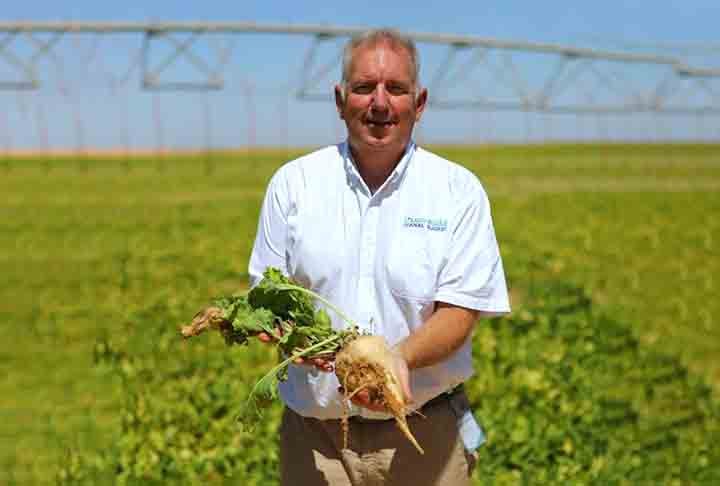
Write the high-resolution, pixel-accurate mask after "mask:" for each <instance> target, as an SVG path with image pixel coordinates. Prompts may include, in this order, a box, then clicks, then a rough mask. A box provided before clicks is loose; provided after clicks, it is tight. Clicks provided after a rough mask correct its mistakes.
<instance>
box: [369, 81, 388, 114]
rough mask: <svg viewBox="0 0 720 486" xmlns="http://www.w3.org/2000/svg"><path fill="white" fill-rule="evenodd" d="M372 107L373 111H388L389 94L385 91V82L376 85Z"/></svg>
mask: <svg viewBox="0 0 720 486" xmlns="http://www.w3.org/2000/svg"><path fill="white" fill-rule="evenodd" d="M370 108H371V109H372V110H373V111H375V112H380V113H383V112H386V111H388V108H389V106H388V94H387V91H385V86H384V85H383V84H378V85H377V86H375V91H374V92H373V97H372V104H371V105H370Z"/></svg>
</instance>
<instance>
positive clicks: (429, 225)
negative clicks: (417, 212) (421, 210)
mask: <svg viewBox="0 0 720 486" xmlns="http://www.w3.org/2000/svg"><path fill="white" fill-rule="evenodd" d="M403 226H404V227H406V228H426V229H428V230H430V231H445V230H447V219H439V218H417V217H413V216H406V217H405V221H404V223H403Z"/></svg>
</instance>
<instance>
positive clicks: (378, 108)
mask: <svg viewBox="0 0 720 486" xmlns="http://www.w3.org/2000/svg"><path fill="white" fill-rule="evenodd" d="M354 54H355V55H354V58H353V63H352V65H351V67H350V73H349V76H348V83H347V87H346V90H345V96H344V98H343V96H342V94H341V89H340V87H339V86H336V87H335V103H336V105H337V109H338V113H339V114H340V118H341V119H343V120H345V124H346V125H347V130H348V139H349V142H350V146H351V147H352V148H353V149H354V151H356V152H360V153H364V152H367V151H383V152H392V153H394V152H397V153H398V155H399V154H400V153H402V151H404V150H405V146H406V145H407V143H408V141H409V140H410V136H411V135H412V129H413V126H414V125H415V122H417V121H418V120H420V116H421V115H422V112H423V110H424V108H425V101H426V99H427V92H426V91H425V90H422V91H421V92H420V93H419V94H418V93H417V92H416V86H415V83H414V81H413V78H412V65H411V62H410V56H409V53H408V52H407V50H405V49H404V48H402V47H396V46H393V45H392V44H389V43H387V42H381V43H378V44H376V45H360V46H359V47H357V48H356V49H355V53H354Z"/></svg>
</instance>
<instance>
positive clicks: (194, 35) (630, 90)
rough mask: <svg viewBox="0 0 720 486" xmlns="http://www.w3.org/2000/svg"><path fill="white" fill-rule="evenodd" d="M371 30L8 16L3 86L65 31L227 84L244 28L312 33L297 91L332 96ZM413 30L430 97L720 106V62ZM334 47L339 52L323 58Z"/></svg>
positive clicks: (169, 85)
mask: <svg viewBox="0 0 720 486" xmlns="http://www.w3.org/2000/svg"><path fill="white" fill-rule="evenodd" d="M365 29H366V28H359V27H334V26H324V25H274V24H257V23H253V22H217V23H210V22H187V23H181V22H151V23H147V22H0V68H3V70H0V90H3V89H4V90H33V89H38V88H39V87H40V86H41V83H42V81H41V79H40V76H39V75H38V64H39V63H40V62H41V61H42V60H44V59H46V58H50V59H52V60H54V61H55V62H59V56H60V55H61V54H59V53H58V52H57V51H58V49H57V48H56V47H57V45H58V44H59V43H60V41H61V40H62V39H63V38H64V37H68V36H82V35H84V36H88V35H89V36H96V37H97V38H99V37H101V36H107V35H119V34H127V35H140V36H142V43H141V46H140V48H139V51H138V52H137V55H136V56H134V61H133V63H134V64H136V67H137V68H138V70H139V72H140V76H141V86H142V88H143V89H145V90H220V89H223V87H224V85H225V70H226V68H227V66H228V64H229V62H230V60H231V56H232V54H233V51H234V50H235V49H236V48H237V45H236V43H235V40H236V39H237V38H238V37H239V36H237V34H244V35H247V34H276V35H284V36H303V37H305V38H308V39H309V42H308V47H307V50H306V52H305V55H304V61H303V62H302V67H301V72H300V74H299V76H297V78H296V80H295V83H296V85H295V86H292V90H293V92H294V94H295V95H296V96H297V98H299V99H302V100H330V97H329V94H328V93H329V91H330V90H328V89H327V86H328V85H327V83H324V81H325V80H326V79H327V77H328V75H329V73H331V72H332V71H333V70H337V71H339V63H340V62H341V58H342V44H341V43H339V42H338V39H343V38H347V37H349V36H352V35H354V34H356V33H359V32H362V31H364V30H365ZM405 34H407V35H408V36H409V37H411V38H413V39H414V40H415V41H416V42H417V43H419V44H431V45H433V46H434V47H433V49H440V51H439V52H440V55H439V56H438V58H437V62H436V63H435V64H434V65H433V66H432V72H431V73H430V75H429V76H427V75H426V76H425V79H429V82H428V83H427V86H428V88H429V91H430V95H431V97H430V100H429V103H430V106H433V107H435V108H441V109H466V110H485V111H499V110H515V111H526V112H546V113H599V114H603V113H607V114H622V113H643V112H645V113H660V114H685V115H693V114H697V115H705V114H708V115H717V114H720V86H718V84H719V81H720V69H716V68H708V67H697V66H691V65H688V64H686V63H685V62H684V61H683V60H682V59H681V58H678V57H672V56H665V55H656V54H640V53H632V52H619V51H607V50H597V49H591V48H581V47H572V46H563V45H558V44H547V43H533V42H523V41H504V40H494V39H487V38H481V37H475V36H466V35H451V34H430V33H417V32H405ZM218 36H225V37H228V38H229V39H230V40H229V41H228V42H226V43H224V44H222V45H220V44H218V43H213V42H208V39H209V38H217V37H218ZM327 46H330V48H331V49H330V50H331V53H330V55H329V56H326V57H327V59H325V60H323V59H322V57H323V56H322V54H323V53H324V51H327ZM325 53H326V52H325ZM180 61H182V62H184V63H185V64H187V65H189V66H192V69H193V70H195V71H196V74H197V75H198V76H195V79H193V80H190V81H188V80H186V79H174V74H173V72H174V71H173V69H172V68H173V65H174V64H176V63H178V62H180ZM538 66H541V67H538ZM633 70H635V71H636V75H633V74H632V72H633ZM128 72H131V71H128ZM637 73H639V75H637ZM8 75H10V77H9V78H6V79H3V77H6V76H8ZM321 88H322V89H321Z"/></svg>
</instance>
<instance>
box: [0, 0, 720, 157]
mask: <svg viewBox="0 0 720 486" xmlns="http://www.w3.org/2000/svg"><path fill="white" fill-rule="evenodd" d="M422 5H424V4H423V3H422V2H417V1H415V2H407V1H366V2H358V3H357V4H355V5H353V4H351V3H349V2H327V1H317V0H314V1H304V2H271V1H265V2H228V1H208V0H206V1H203V2H181V1H180V2H178V1H174V2H171V1H153V2H148V1H143V2H141V1H136V0H125V1H123V2H98V1H92V2H91V1H64V2H59V1H56V2H50V1H43V2H41V1H32V0H26V1H23V2H9V1H8V2H4V5H3V8H2V14H0V15H1V16H2V17H1V18H0V20H3V21H21V20H26V21H42V20H62V21H89V20H98V21H123V20H134V21H161V20H167V21H172V20H177V21H202V20H205V21H254V22H259V23H291V24H305V23H312V24H329V25H342V26H385V25H387V26H393V27H396V28H398V29H401V30H406V31H419V32H435V33H456V34H467V35H474V36H480V37H490V38H499V39H507V40H526V41H535V42H553V43H560V44H568V45H581V46H589V47H603V48H619V47H620V46H630V45H634V44H651V43H659V44H671V43H677V44H690V45H693V46H698V45H703V46H705V47H711V48H713V49H714V51H710V52H705V53H704V54H703V55H697V56H691V57H689V58H688V61H689V62H690V63H692V64H696V65H704V66H712V67H719V66H720V35H718V29H717V22H718V19H720V2H718V1H717V0H714V1H710V0H702V1H690V0H687V1H682V2H681V1H655V2H650V1H632V0H626V1H619V0H605V1H603V2H567V1H565V2H562V1H544V2H529V1H526V2H518V1H504V2H482V1H449V0H448V1H444V2H434V3H433V5H436V6H434V7H429V6H427V7H426V6H422ZM427 5H430V3H429V2H428V3H427ZM1 38H2V36H0V40H1ZM139 39H140V38H139V36H138V37H136V38H135V39H129V38H127V37H126V38H123V39H119V38H117V39H116V38H112V39H106V40H102V41H99V42H98V41H94V40H89V39H88V38H83V39H82V40H76V41H74V42H70V41H66V40H64V41H62V43H61V44H60V45H59V46H58V47H57V49H56V52H57V56H58V57H59V58H60V59H61V65H62V68H61V69H59V68H58V65H57V62H56V61H53V60H52V59H50V58H48V59H46V60H45V61H43V62H42V63H41V64H40V65H39V70H38V74H39V76H40V78H41V79H42V80H43V81H44V85H43V89H41V90H40V91H38V92H35V93H20V94H18V93H14V92H7V91H3V92H0V105H3V106H4V110H3V111H4V120H3V118H2V117H0V149H2V147H3V145H4V146H5V147H6V148H20V147H37V146H38V145H47V146H49V147H73V146H79V145H83V146H114V145H118V144H126V145H127V144H129V145H132V146H133V147H149V146H150V147H151V146H154V145H159V144H162V145H166V146H169V147H184V146H198V145H203V144H212V145H223V146H228V145H243V144H246V143H256V144H264V145H274V144H283V143H287V144H290V145H308V144H309V145H313V144H322V143H327V142H332V141H333V140H334V139H336V138H338V137H342V134H343V129H342V126H341V125H339V122H337V120H336V119H335V116H334V113H333V107H332V105H330V104H327V103H307V102H297V101H295V100H293V99H288V98H287V97H286V96H284V92H286V91H287V85H288V84H289V85H290V86H293V83H294V82H295V81H294V80H296V78H297V74H298V69H299V67H300V66H299V59H301V58H302V55H303V53H304V52H305V50H306V49H307V48H308V46H309V41H308V39H299V38H295V37H287V36H274V37H272V38H271V37H267V36H257V37H252V38H251V37H244V38H243V39H242V40H241V41H240V42H238V46H237V47H236V49H237V51H235V54H234V55H233V59H232V62H231V63H230V65H229V67H228V71H229V73H228V78H229V79H231V80H232V83H229V87H228V89H226V90H225V91H224V92H223V93H212V94H209V95H207V96H206V95H203V94H198V93H189V94H188V93H156V94H149V93H146V92H141V91H140V90H138V89H137V86H138V79H137V73H134V78H132V79H131V80H129V81H128V83H127V85H126V87H125V88H124V90H123V91H122V92H112V91H111V90H110V89H109V87H108V86H109V82H108V81H107V80H108V79H109V78H110V77H111V76H115V77H119V76H121V74H122V73H124V72H125V70H126V69H127V66H129V65H130V61H131V55H130V53H131V52H133V50H136V49H137V48H138V47H139ZM95 44H97V45H95ZM11 47H12V49H15V50H14V51H13V52H15V53H20V54H22V53H24V52H26V50H27V49H28V47H27V45H26V44H23V43H22V42H17V43H15V44H13V45H11ZM420 47H421V55H422V56H423V59H426V60H428V65H432V64H433V61H434V60H437V59H439V58H440V57H439V56H441V54H440V53H439V52H435V51H438V49H436V48H433V47H424V46H420ZM93 49H95V50H96V52H95V53H94V54H91V52H92V51H93ZM203 49H205V47H203V44H202V42H200V43H198V46H197V50H198V52H205V51H203ZM433 49H434V50H433ZM670 53H671V54H676V52H670ZM677 55H686V53H684V52H680V51H677ZM83 56H92V62H91V63H90V64H89V65H88V66H86V67H83V66H82V63H81V61H79V60H78V59H82V58H83ZM88 58H90V57H88ZM543 62H545V61H544V60H540V61H536V62H528V63H527V65H528V66H530V67H529V68H528V69H529V70H530V71H534V70H536V69H537V70H538V72H539V71H541V70H542V69H543V68H542V67H534V66H539V65H540V64H542V63H543ZM83 69H86V70H85V71H83ZM178 69H180V70H179V71H178V73H182V67H180V68H178ZM61 71H62V72H61ZM7 73H8V70H7V68H5V71H3V70H2V62H1V61H0V77H1V76H3V75H6V76H7ZM336 74H337V73H333V74H332V75H331V76H330V77H329V78H328V79H327V80H323V81H322V83H325V85H326V86H327V88H328V91H329V89H330V86H331V85H332V82H333V81H334V79H335V78H336V77H337V76H336ZM535 74H538V73H535ZM527 75H528V76H532V75H533V73H527ZM322 83H321V84H322ZM247 86H251V91H247ZM248 93H249V95H248ZM431 94H432V93H431ZM543 117H545V118H543ZM715 121H717V120H715ZM582 123H584V124H586V126H587V128H586V131H587V132H588V133H590V132H592V133H596V134H597V133H599V131H600V128H598V127H599V126H600V124H601V121H599V120H593V119H591V118H589V117H588V118H586V119H583V121H582ZM602 123H608V124H609V125H610V126H611V127H613V126H617V127H620V126H621V125H623V124H626V123H627V122H625V121H622V122H617V121H613V120H610V121H603V122H602ZM633 123H635V124H636V125H638V126H641V127H642V126H643V124H644V123H645V122H644V121H643V119H642V117H638V118H637V119H636V121H635V122H633ZM663 123H665V126H666V128H665V130H666V131H668V132H671V131H673V132H677V133H679V132H682V130H683V128H682V126H683V125H687V123H689V122H688V121H687V120H685V121H680V122H678V121H674V120H670V121H667V122H663ZM692 123H693V126H700V125H699V124H700V122H698V121H693V122H692ZM650 125H652V126H653V127H655V128H647V129H645V128H641V131H642V130H645V132H648V131H652V130H655V131H657V130H659V129H657V125H658V124H657V123H652V122H650ZM650 125H648V127H649V126H650ZM547 126H551V127H555V128H554V130H555V132H556V134H555V136H563V135H562V134H563V133H566V132H567V134H568V135H567V136H570V137H572V136H573V134H572V133H571V132H570V131H568V130H570V128H569V127H575V128H577V126H579V125H578V119H574V120H573V119H571V118H569V117H568V116H565V117H548V116H546V115H537V116H536V115H531V116H528V115H524V116H517V114H515V115H513V114H509V113H498V114H492V113H489V114H478V113H457V112H456V113H451V114H449V113H447V112H442V113H441V112H436V111H433V110H431V111H430V112H428V114H427V116H426V119H425V120H424V121H423V124H422V125H421V128H420V134H419V136H421V137H424V138H426V139H427V140H429V141H441V140H452V139H455V138H457V139H458V140H461V141H462V140H466V141H467V140H468V139H470V140H469V141H477V140H483V139H491V138H493V137H495V138H508V139H513V138H515V139H523V138H524V139H529V138H533V137H537V136H540V135H538V133H539V132H540V131H542V130H545V131H547V130H548V129H547ZM633 126H634V125H633ZM540 127H542V128H540ZM606 130H608V129H606ZM617 130H618V132H622V131H623V130H624V129H623V128H618V129H617ZM645 132H643V133H645ZM119 133H123V134H124V135H119ZM478 133H479V135H478ZM703 133H704V132H703ZM645 134H646V135H647V133H645ZM606 135H607V136H610V137H612V136H613V133H612V128H611V129H610V133H606ZM660 135H661V133H655V134H654V136H660ZM706 135H707V134H705V135H703V136H706ZM548 136H553V134H550V135H548ZM574 136H576V137H578V136H580V137H582V134H581V135H578V134H577V133H575V135H574ZM639 136H640V135H639Z"/></svg>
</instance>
